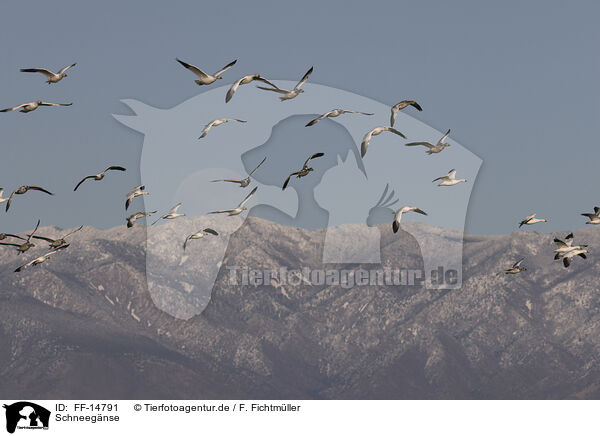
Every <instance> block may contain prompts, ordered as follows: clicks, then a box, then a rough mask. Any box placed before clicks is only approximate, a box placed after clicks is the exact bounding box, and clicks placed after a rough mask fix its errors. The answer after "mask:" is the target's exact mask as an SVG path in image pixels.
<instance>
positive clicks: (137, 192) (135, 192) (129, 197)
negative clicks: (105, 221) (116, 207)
mask: <svg viewBox="0 0 600 436" xmlns="http://www.w3.org/2000/svg"><path fill="white" fill-rule="evenodd" d="M144 189H146V187H145V186H144V185H140V186H136V187H135V188H133V189H132V190H131V192H130V193H129V194H127V197H126V198H127V200H125V210H127V209H128V208H129V205H130V204H131V202H132V201H133V199H134V198H135V197H139V196H141V195H148V194H150V193H149V192H146V191H144Z"/></svg>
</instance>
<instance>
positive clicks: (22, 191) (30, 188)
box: [6, 185, 54, 212]
mask: <svg viewBox="0 0 600 436" xmlns="http://www.w3.org/2000/svg"><path fill="white" fill-rule="evenodd" d="M27 191H41V192H45V193H46V194H48V195H54V194H53V193H52V192H50V191H47V190H45V189H44V188H40V187H39V186H29V185H24V186H21V187H19V188H17V189H16V190H14V191H13V193H12V194H10V197H8V201H7V202H6V212H8V208H9V207H10V205H11V203H12V200H13V197H14V196H15V195H23V194H25V193H26V192H27Z"/></svg>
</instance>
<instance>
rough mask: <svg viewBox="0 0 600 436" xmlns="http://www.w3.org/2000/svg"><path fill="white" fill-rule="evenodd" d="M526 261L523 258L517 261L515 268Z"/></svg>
mask: <svg viewBox="0 0 600 436" xmlns="http://www.w3.org/2000/svg"><path fill="white" fill-rule="evenodd" d="M524 260H525V258H524V257H523V258H522V259H520V260H517V261H516V262H515V263H514V264H513V266H512V267H513V268H517V267H518V266H519V265H521V263H522V262H523V261H524Z"/></svg>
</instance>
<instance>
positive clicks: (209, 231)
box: [183, 228, 219, 251]
mask: <svg viewBox="0 0 600 436" xmlns="http://www.w3.org/2000/svg"><path fill="white" fill-rule="evenodd" d="M207 234H211V235H215V236H219V234H218V233H217V232H216V231H215V230H213V229H209V228H206V229H204V230H201V231H199V232H196V233H192V234H191V235H190V236H188V237H187V238H185V241H184V243H183V251H185V247H186V246H187V243H188V241H190V240H192V239H200V238H203V237H204V236H206V235H207Z"/></svg>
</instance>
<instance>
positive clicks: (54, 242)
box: [32, 226, 83, 248]
mask: <svg viewBox="0 0 600 436" xmlns="http://www.w3.org/2000/svg"><path fill="white" fill-rule="evenodd" d="M81 229H83V226H80V227H78V228H77V229H75V230H72V231H70V232H69V233H67V234H66V235H64V236H62V237H60V238H58V239H52V238H46V237H44V236H33V235H32V238H35V239H42V240H44V241H47V242H49V243H50V245H49V246H48V248H58V247H60V246H62V245H65V244H66V243H67V241H65V238H66V237H67V236H70V235H72V234H73V233H75V232H78V231H79V230H81Z"/></svg>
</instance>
